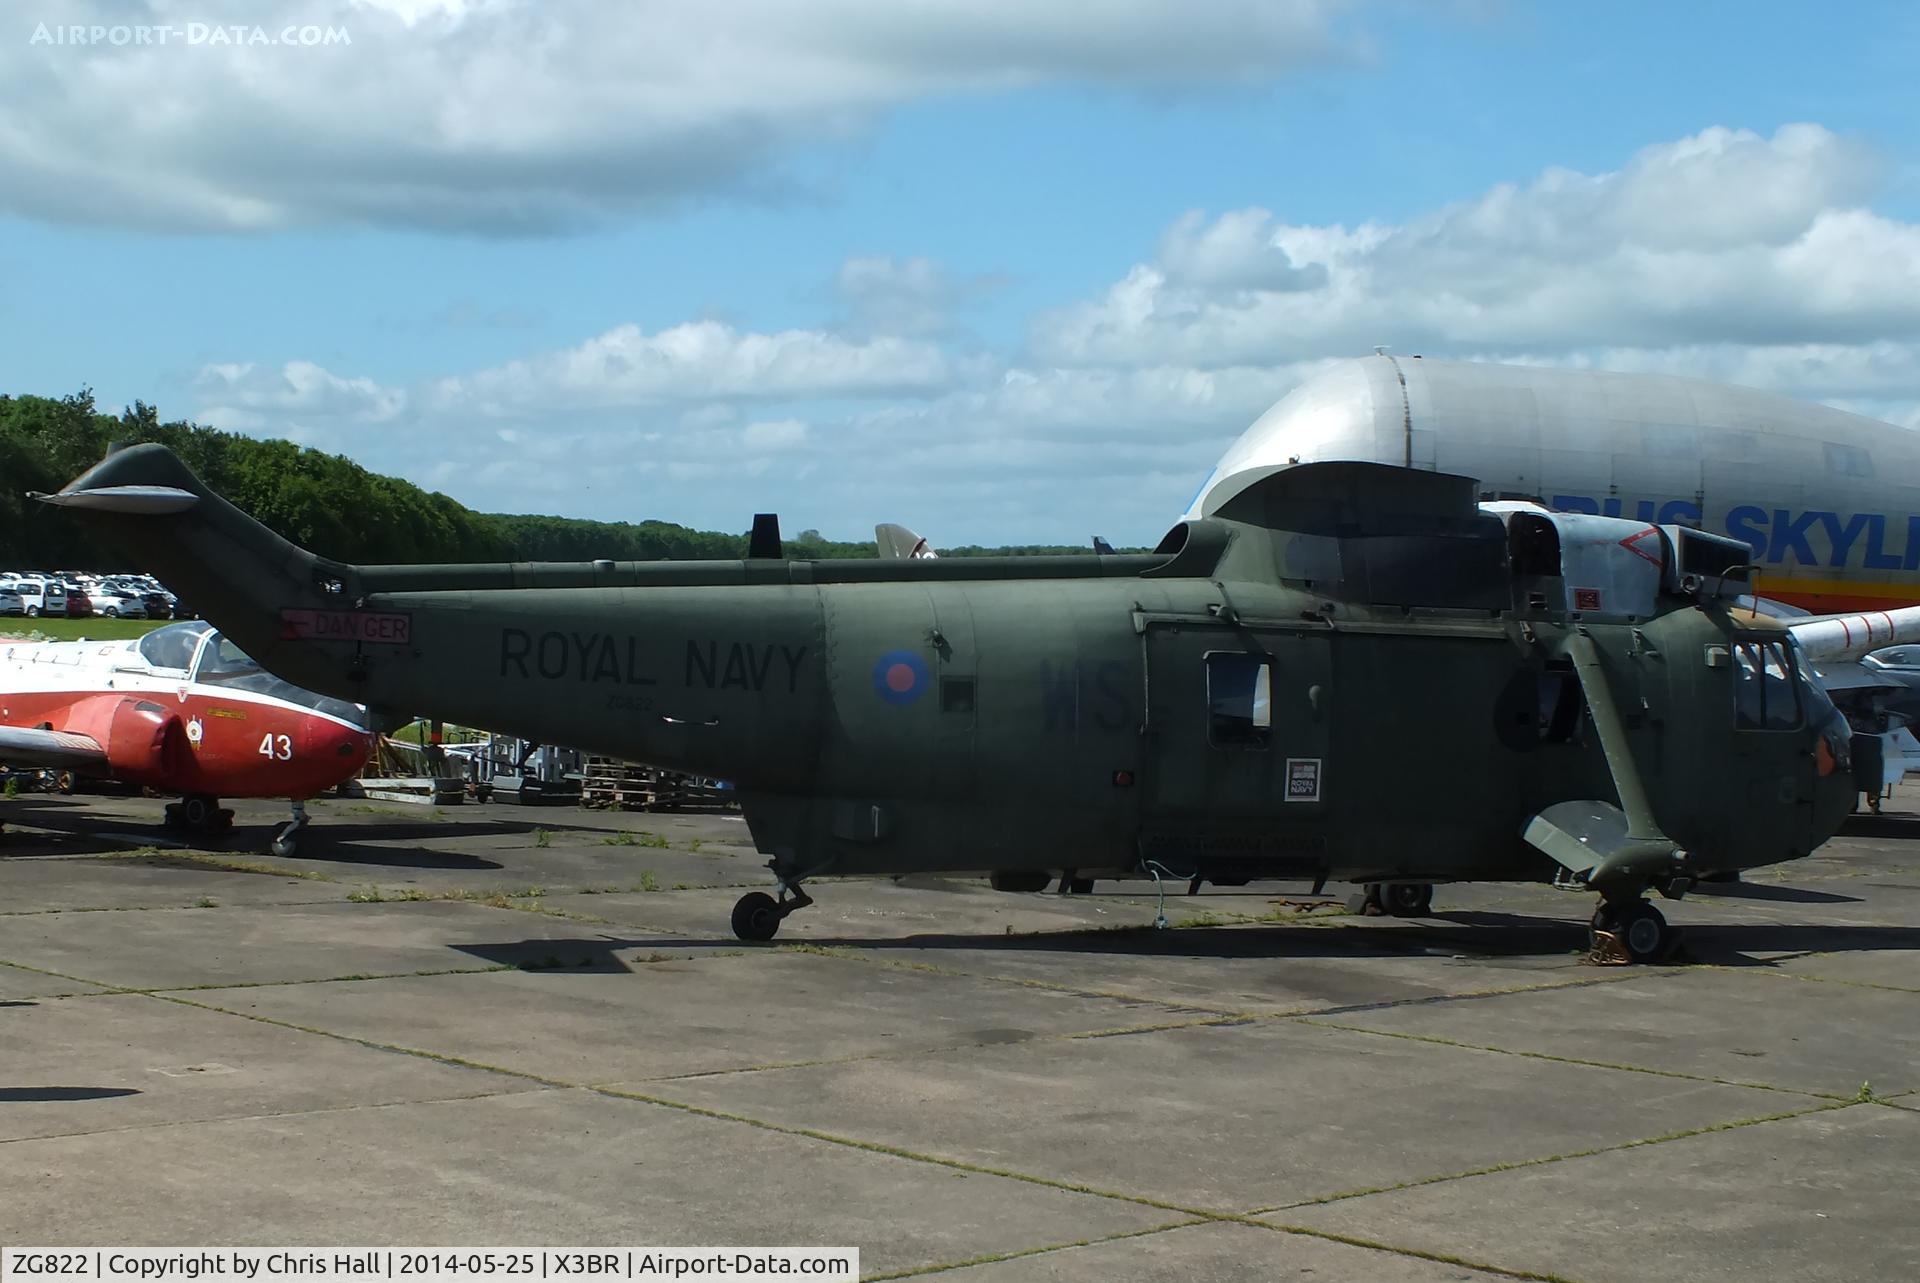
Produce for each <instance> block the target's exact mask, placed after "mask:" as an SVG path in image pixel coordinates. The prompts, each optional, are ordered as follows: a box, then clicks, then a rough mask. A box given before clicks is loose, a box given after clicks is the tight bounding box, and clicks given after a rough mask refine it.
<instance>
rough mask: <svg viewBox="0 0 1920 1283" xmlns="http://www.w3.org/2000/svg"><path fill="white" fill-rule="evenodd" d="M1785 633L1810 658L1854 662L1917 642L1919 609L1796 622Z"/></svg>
mask: <svg viewBox="0 0 1920 1283" xmlns="http://www.w3.org/2000/svg"><path fill="white" fill-rule="evenodd" d="M1787 631H1788V632H1790V633H1792V634H1793V635H1794V638H1795V639H1796V640H1797V641H1798V642H1799V643H1800V649H1801V650H1802V651H1804V652H1805V653H1806V655H1807V657H1808V658H1810V659H1820V660H1842V659H1858V658H1860V656H1862V655H1864V654H1866V653H1867V652H1868V651H1870V650H1879V649H1880V648H1881V647H1882V646H1892V645H1894V644H1895V643H1897V642H1910V641H1914V640H1916V639H1920V606H1903V607H1901V608H1900V609H1898V610H1863V611H1860V612H1859V613H1857V614H1852V615H1821V616H1817V617H1816V618H1813V619H1796V620H1794V621H1793V622H1792V623H1790V624H1788V625H1787Z"/></svg>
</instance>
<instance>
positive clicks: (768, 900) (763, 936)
mask: <svg viewBox="0 0 1920 1283" xmlns="http://www.w3.org/2000/svg"><path fill="white" fill-rule="evenodd" d="M791 889H792V891H793V894H792V895H787V894H785V893H784V892H782V894H781V896H780V898H779V899H778V900H776V899H774V898H773V897H772V896H770V895H768V894H767V893H766V892H765V891H749V892H747V893H746V894H745V895H743V896H741V897H740V898H739V899H738V900H736V901H735V902H734V905H733V934H735V935H736V936H739V937H740V938H741V939H742V940H751V941H754V942H757V943H758V942H765V941H768V940H771V939H773V937H774V936H775V935H776V934H777V933H778V932H779V930H780V924H781V923H782V922H783V921H785V920H786V916H787V915H788V914H789V913H796V912H798V911H799V910H801V909H804V908H806V907H807V906H808V905H810V904H812V903H813V897H812V896H810V895H808V894H807V893H806V892H805V891H802V890H801V889H800V888H799V887H797V886H794V887H792V888H791Z"/></svg>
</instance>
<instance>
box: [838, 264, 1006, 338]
mask: <svg viewBox="0 0 1920 1283" xmlns="http://www.w3.org/2000/svg"><path fill="white" fill-rule="evenodd" d="M1002 283H1003V281H1002V279H1001V278H998V277H993V276H973V277H956V276H954V275H953V274H952V273H951V272H949V271H947V269H946V268H945V267H943V266H941V265H940V264H939V263H937V262H935V261H934V260H932V259H930V258H906V259H896V258H893V257H890V256H887V255H867V256H859V257H854V258H849V259H847V260H846V261H845V262H843V263H841V264H840V270H839V271H838V272H836V273H835V274H834V280H833V289H834V293H835V294H836V295H838V296H839V299H840V301H841V302H842V303H843V304H844V305H845V306H846V308H847V310H848V312H849V313H850V318H849V319H850V321H851V324H852V328H854V329H856V330H859V331H861V332H864V333H873V334H912V335H933V334H939V333H942V332H944V331H947V330H949V329H950V328H951V327H952V325H953V321H954V313H955V312H956V311H958V310H959V309H961V308H962V307H965V306H966V305H967V304H969V303H973V302H976V301H978V300H980V299H982V298H985V297H986V296H987V295H989V294H991V293H993V292H994V291H995V290H996V289H998V288H999V287H1000V286H1001V284H1002Z"/></svg>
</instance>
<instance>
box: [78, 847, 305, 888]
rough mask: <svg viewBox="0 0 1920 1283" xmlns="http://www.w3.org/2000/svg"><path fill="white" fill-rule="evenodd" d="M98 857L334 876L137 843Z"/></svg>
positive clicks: (293, 875)
mask: <svg viewBox="0 0 1920 1283" xmlns="http://www.w3.org/2000/svg"><path fill="white" fill-rule="evenodd" d="M93 858H94V859H98V860H139V861H140V862H142V863H144V864H151V865H153V866H155V867H156V868H201V869H222V870H225V871H226V872H228V873H259V874H264V875H265V876H267V877H274V878H299V879H301V880H302V881H305V882H332V881H334V880H335V879H333V878H330V877H328V876H327V875H326V874H324V873H319V872H316V871H314V870H313V869H289V868H286V867H284V866H282V865H278V864H268V863H267V862H266V861H265V860H242V859H239V858H237V857H235V856H229V855H214V854H213V853H212V852H209V851H184V850H174V849H170V848H167V847H158V846H137V847H134V848H133V849H132V850H130V851H103V852H101V853H100V854H99V855H97V856H94V857H93Z"/></svg>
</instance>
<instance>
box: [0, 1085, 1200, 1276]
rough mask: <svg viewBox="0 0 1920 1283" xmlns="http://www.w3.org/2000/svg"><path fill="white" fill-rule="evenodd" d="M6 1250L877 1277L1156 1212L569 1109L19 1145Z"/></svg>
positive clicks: (660, 1117)
mask: <svg viewBox="0 0 1920 1283" xmlns="http://www.w3.org/2000/svg"><path fill="white" fill-rule="evenodd" d="M0 1152H4V1154H5V1161H4V1162H0V1241H6V1242H15V1243H17V1242H24V1241H29V1240H31V1241H38V1242H55V1243H59V1242H82V1241H85V1242H100V1243H131V1242H140V1243H153V1244H194V1243H213V1242H220V1243H240V1244H276V1243H444V1244H526V1243H546V1244H632V1243H649V1242H650V1243H742V1244H821V1245H858V1246H859V1247H860V1248H861V1263H862V1266H863V1268H864V1269H865V1270H866V1271H867V1272H870V1273H877V1272H884V1271H892V1270H903V1269H911V1268H915V1267H921V1268H924V1267H928V1266H933V1265H938V1264H941V1263H944V1262H949V1261H956V1260H969V1259H972V1258H974V1257H977V1256H980V1255H983V1254H986V1253H988V1252H992V1251H1004V1250H1008V1249H1010V1248H1011V1249H1015V1250H1017V1249H1018V1248H1019V1247H1022V1246H1040V1245H1043V1244H1047V1243H1051V1242H1055V1241H1058V1236H1059V1232H1060V1229H1061V1227H1063V1226H1071V1227H1073V1229H1074V1230H1075V1231H1076V1232H1078V1233H1083V1234H1091V1235H1095V1236H1100V1235H1106V1234H1116V1233H1124V1232H1126V1231H1129V1230H1135V1229H1145V1228H1149V1227H1151V1226H1155V1225H1160V1224H1164V1223H1166V1221H1167V1219H1168V1217H1167V1214H1166V1213H1165V1212H1162V1211H1159V1210H1157V1209H1154V1208H1147V1207H1141V1206H1139V1205H1137V1204H1131V1203H1124V1202H1118V1201H1115V1200H1112V1199H1105V1198H1097V1197H1092V1196H1089V1195H1085V1194H1077V1193H1072V1192H1070V1191H1066V1190H1059V1189H1050V1188H1047V1187H1044V1186H1039V1185H1034V1184H1030V1183H1027V1182H1022V1181H1015V1180H1009V1179H1006V1178H1004V1177H996V1176H988V1175H985V1174H981V1173H975V1172H964V1171H956V1170H953V1169H951V1168H942V1167H937V1166H931V1165H928V1164H925V1163H920V1162H915V1161H912V1160H910V1159H905V1158H900V1157H895V1156H893V1155H889V1154H879V1153H871V1152H867V1151H862V1150H858V1149H852V1148H849V1147H847V1146H844V1145H836V1144H833V1143H830V1142H827V1141H821V1140H813V1139H809V1138H807V1137H802V1136H789V1135H782V1134H780V1133H777V1132H770V1131H766V1130H764V1129H762V1128H757V1127H751V1126H747V1125H743V1124H740V1123H734V1122H728V1121H725V1120H720V1119H711V1118H703V1117H699V1116H696V1115H692V1114H687V1113H684V1112H682V1111H678V1110H673V1109H667V1108H662V1107H660V1106H657V1105H647V1104H644V1103H640V1102H636V1101H627V1100H618V1099H613V1098H609V1097H605V1096H600V1095H596V1094H593V1093H588V1092H580V1091H564V1092H561V1091H543V1092H534V1093H529V1094H525V1095H518V1096H509V1097H496V1098H493V1099H488V1100H475V1101H457V1102H442V1103H432V1104H421V1105H397V1106H389V1107H385V1108H361V1109H348V1110H341V1111H337V1112H331V1113H324V1114H306V1115H296V1116H287V1117H279V1118H254V1119H246V1120H238V1121H232V1122H220V1123H209V1124H205V1125H202V1126H199V1127H194V1128H169V1129H164V1130H144V1131H136V1132H131V1133H120V1134H116V1135H110V1136H98V1135H96V1136H82V1137H68V1138H61V1139H57V1140H46V1141H25V1142H19V1143H16V1144H13V1145H8V1146H5V1147H4V1150H3V1151H0Z"/></svg>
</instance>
